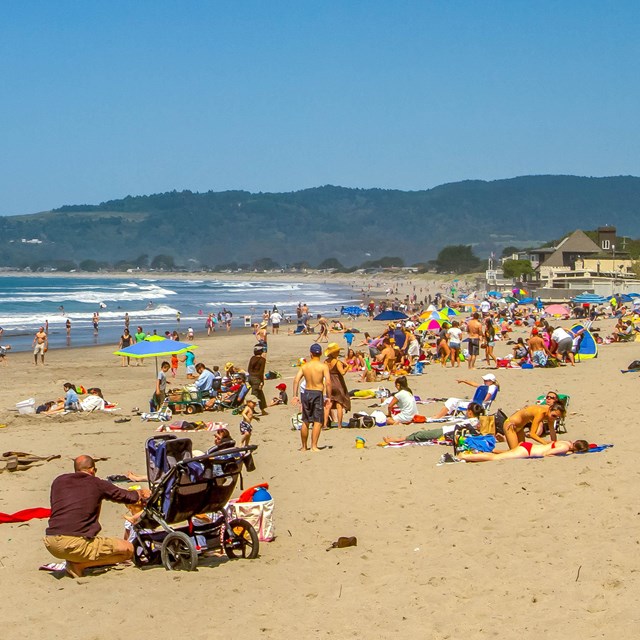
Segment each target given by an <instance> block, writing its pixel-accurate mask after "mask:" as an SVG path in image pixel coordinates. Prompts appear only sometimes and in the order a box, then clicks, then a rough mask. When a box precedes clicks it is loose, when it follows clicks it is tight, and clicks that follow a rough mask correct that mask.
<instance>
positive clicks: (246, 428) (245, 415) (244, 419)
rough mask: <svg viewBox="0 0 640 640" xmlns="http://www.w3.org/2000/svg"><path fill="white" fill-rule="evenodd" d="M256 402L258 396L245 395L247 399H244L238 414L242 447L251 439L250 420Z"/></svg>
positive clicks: (251, 428) (252, 416)
mask: <svg viewBox="0 0 640 640" xmlns="http://www.w3.org/2000/svg"><path fill="white" fill-rule="evenodd" d="M257 404H258V398H256V397H255V396H247V399H246V400H245V401H244V405H245V406H244V409H243V410H242V413H241V414H240V417H241V420H240V433H241V434H242V441H241V445H242V446H243V447H246V446H248V445H249V440H251V431H252V430H253V427H252V426H251V421H252V420H253V418H254V412H255V409H256V405H257Z"/></svg>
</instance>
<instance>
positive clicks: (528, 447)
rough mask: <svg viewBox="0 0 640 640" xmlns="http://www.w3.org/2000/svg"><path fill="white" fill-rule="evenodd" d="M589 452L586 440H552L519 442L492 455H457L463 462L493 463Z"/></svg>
mask: <svg viewBox="0 0 640 640" xmlns="http://www.w3.org/2000/svg"><path fill="white" fill-rule="evenodd" d="M588 450H589V443H588V442H587V441H586V440H576V441H575V442H570V441H569V440H554V441H553V442H549V443H546V444H533V442H521V443H520V444H519V445H518V446H517V447H516V448H515V449H509V450H508V451H493V452H492V453H464V452H460V453H458V457H459V458H460V459H461V460H464V461H465V462H495V461H496V460H513V459H515V458H549V457H551V456H567V455H570V454H572V453H583V452H584V451H588Z"/></svg>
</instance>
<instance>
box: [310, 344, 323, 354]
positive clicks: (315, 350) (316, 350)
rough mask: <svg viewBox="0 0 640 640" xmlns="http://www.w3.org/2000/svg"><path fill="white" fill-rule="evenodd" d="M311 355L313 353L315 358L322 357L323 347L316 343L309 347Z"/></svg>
mask: <svg viewBox="0 0 640 640" xmlns="http://www.w3.org/2000/svg"><path fill="white" fill-rule="evenodd" d="M309 353H312V354H313V355H314V356H319V355H322V347H321V346H320V345H319V344H318V343H317V342H314V343H313V344H312V345H311V346H310V347H309Z"/></svg>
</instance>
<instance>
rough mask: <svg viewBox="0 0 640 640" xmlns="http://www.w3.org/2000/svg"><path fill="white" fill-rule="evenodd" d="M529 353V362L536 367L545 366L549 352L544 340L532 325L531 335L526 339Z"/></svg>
mask: <svg viewBox="0 0 640 640" xmlns="http://www.w3.org/2000/svg"><path fill="white" fill-rule="evenodd" d="M527 346H528V349H527V350H528V351H529V355H530V356H531V362H532V363H533V364H534V365H535V366H538V367H546V366H547V359H548V357H549V352H548V351H547V348H546V347H545V346H544V340H543V339H542V338H541V337H540V335H539V334H538V330H537V329H536V328H535V327H534V328H533V329H531V337H530V338H529V339H528V340H527Z"/></svg>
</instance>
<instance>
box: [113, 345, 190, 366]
mask: <svg viewBox="0 0 640 640" xmlns="http://www.w3.org/2000/svg"><path fill="white" fill-rule="evenodd" d="M157 337H159V338H160V340H156V339H154V340H141V341H140V342H136V343H135V344H132V345H131V346H130V347H125V348H124V349H121V350H120V351H114V352H113V355H114V356H124V357H126V358H138V359H140V358H155V359H156V372H157V371H158V358H161V357H163V356H171V355H173V354H174V353H175V354H181V353H184V352H185V351H190V350H191V349H197V348H198V347H197V345H195V344H190V343H188V342H178V341H177V340H168V339H166V338H162V337H161V336H157Z"/></svg>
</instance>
